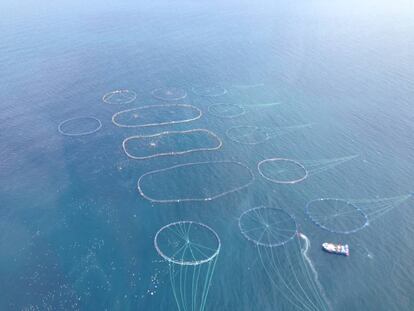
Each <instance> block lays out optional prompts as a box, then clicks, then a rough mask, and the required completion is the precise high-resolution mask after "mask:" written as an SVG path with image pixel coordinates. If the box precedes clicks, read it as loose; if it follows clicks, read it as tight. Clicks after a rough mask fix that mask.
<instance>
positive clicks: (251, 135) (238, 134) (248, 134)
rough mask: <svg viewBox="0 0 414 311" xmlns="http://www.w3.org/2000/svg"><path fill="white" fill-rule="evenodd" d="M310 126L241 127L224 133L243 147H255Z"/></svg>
mask: <svg viewBox="0 0 414 311" xmlns="http://www.w3.org/2000/svg"><path fill="white" fill-rule="evenodd" d="M311 126H312V125H311V124H309V123H307V124H299V125H293V126H281V127H275V128H269V127H262V126H255V125H242V126H234V127H231V128H229V129H228V130H227V131H226V136H227V137H228V138H229V139H230V140H232V141H234V142H237V143H240V144H244V145H257V144H260V143H263V142H265V141H267V140H269V139H271V138H274V137H277V136H283V135H286V134H289V133H293V132H296V131H298V130H302V129H305V128H309V127H311Z"/></svg>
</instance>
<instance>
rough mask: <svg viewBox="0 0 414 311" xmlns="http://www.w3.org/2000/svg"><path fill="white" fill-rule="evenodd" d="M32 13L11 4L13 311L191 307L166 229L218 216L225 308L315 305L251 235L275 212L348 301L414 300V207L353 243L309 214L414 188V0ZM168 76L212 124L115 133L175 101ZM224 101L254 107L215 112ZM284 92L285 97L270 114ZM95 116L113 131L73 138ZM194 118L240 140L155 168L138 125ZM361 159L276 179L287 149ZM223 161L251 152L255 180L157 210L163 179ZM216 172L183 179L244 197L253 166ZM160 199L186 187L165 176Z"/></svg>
mask: <svg viewBox="0 0 414 311" xmlns="http://www.w3.org/2000/svg"><path fill="white" fill-rule="evenodd" d="M22 6H23V5H21V4H16V3H12V2H5V3H2V4H1V5H0V7H3V9H2V10H1V12H2V13H1V17H2V18H1V21H0V25H1V26H2V27H0V33H1V37H2V40H1V41H0V76H1V77H2V82H1V83H0V90H1V94H3V97H2V101H1V107H2V108H3V109H2V110H1V112H0V120H1V122H0V142H1V146H2V148H1V152H0V154H1V160H0V250H1V251H0V292H1V293H2V294H1V296H0V310H177V307H176V304H175V300H174V296H173V293H172V290H171V285H170V279H169V276H168V271H169V270H168V265H167V264H166V262H165V261H163V260H162V258H161V257H160V256H159V254H158V253H157V252H156V250H155V248H154V243H153V239H154V236H155V234H156V232H157V231H158V230H159V229H160V228H161V227H162V226H164V225H166V224H168V223H170V222H174V221H179V220H194V221H199V222H202V223H205V224H207V225H208V226H209V227H211V228H213V229H214V231H215V232H216V233H217V234H218V235H219V236H220V239H221V250H220V254H219V257H218V259H217V264H216V269H215V272H214V275H213V279H212V283H211V289H210V293H209V296H208V299H207V302H206V310H275V309H279V310H295V308H294V307H293V306H292V305H291V304H289V303H288V302H287V301H286V300H284V299H283V298H282V295H281V293H280V292H279V291H277V290H276V289H275V288H274V286H272V284H271V282H270V281H269V279H268V277H267V276H266V274H265V271H264V269H263V266H262V264H261V262H260V260H259V257H258V252H257V249H256V247H255V246H254V244H252V243H250V242H249V241H247V240H246V239H245V238H244V237H243V236H242V234H241V233H240V230H239V227H238V218H239V216H240V215H241V214H242V213H243V212H244V211H246V210H248V209H250V208H252V207H254V206H258V205H267V206H274V207H279V208H283V209H284V210H286V211H287V212H289V213H290V214H292V215H294V217H295V219H296V222H297V223H298V224H299V226H300V230H301V231H302V232H304V233H305V234H306V235H307V236H308V237H309V239H310V241H311V249H310V250H309V256H310V259H311V260H312V263H313V265H314V267H315V269H316V271H317V272H318V275H319V281H320V283H321V285H322V286H323V288H324V292H325V294H326V296H327V297H328V299H329V303H330V306H331V308H332V309H333V310H412V309H413V308H414V301H413V298H412V297H414V282H413V274H414V270H413V266H412V256H413V253H414V243H413V242H412V236H413V233H414V232H413V223H414V211H413V208H412V207H413V203H414V202H413V200H412V199H411V200H408V201H407V202H406V203H404V204H403V205H401V206H399V207H398V208H395V209H393V210H391V211H390V212H388V213H387V214H386V215H384V216H383V217H381V218H378V219H376V220H375V221H373V222H372V223H371V224H370V225H369V226H368V227H367V228H364V230H362V231H360V232H358V233H355V234H353V235H347V236H344V235H338V234H333V233H329V232H326V231H323V230H321V229H320V228H318V227H316V226H314V225H313V223H311V222H310V221H309V219H308V218H307V217H306V216H305V206H306V204H307V202H309V201H310V200H313V199H317V198H321V197H337V198H344V199H359V198H363V199H370V198H372V199H374V198H378V197H391V196H396V195H402V194H407V193H410V192H412V191H413V186H412V185H413V184H414V177H413V176H414V166H413V164H412V163H413V160H414V159H413V154H414V147H413V146H414V142H413V138H414V137H413V134H412V133H413V130H414V129H413V127H414V111H413V108H412V103H413V101H414V93H413V89H414V80H413V76H414V69H413V68H414V53H413V52H412V51H414V20H413V19H412V16H411V15H412V14H411V12H412V10H413V5H412V4H411V3H410V2H409V1H407V2H405V1H394V2H392V3H387V2H386V1H381V2H377V1H375V2H374V1H367V2H365V3H364V4H361V3H359V2H349V1H331V2H327V1H315V2H313V3H309V2H307V1H293V2H292V1H291V2H285V1H277V2H275V3H271V2H270V1H263V2H259V3H254V4H253V3H249V2H236V1H225V2H224V3H223V2H219V1H209V2H207V1H199V2H195V1H194V2H191V1H181V0H180V1H155V2H152V3H151V4H143V3H135V2H132V1H131V2H123V3H121V4H120V3H118V2H105V3H101V2H92V3H87V4H86V3H80V2H72V3H62V4H59V5H58V4H47V3H46V2H40V3H39V2H32V3H27V4H25V7H24V8H23V7H22ZM209 85H219V86H221V87H224V88H225V89H227V91H228V92H227V93H226V94H225V95H223V96H220V97H214V98H213V97H202V96H199V95H197V94H195V93H194V92H192V91H191V90H192V88H193V87H198V86H209ZM165 86H174V87H180V88H183V89H185V90H186V91H187V93H188V96H187V97H186V98H185V99H183V100H180V101H179V103H185V104H191V105H194V106H196V107H198V108H200V109H201V110H202V112H203V115H202V117H201V118H200V119H198V120H195V121H194V122H188V123H182V124H176V125H167V126H162V127H161V126H159V127H149V128H143V129H141V128H119V127H116V126H114V125H113V124H112V122H111V117H112V115H113V114H114V113H116V112H118V111H120V110H124V109H129V108H134V107H140V106H145V105H157V104H160V103H162V102H161V101H160V100H157V99H155V98H153V97H152V96H151V91H152V90H153V89H156V88H159V87H165ZM115 89H131V90H134V91H135V92H136V93H137V99H136V100H135V101H134V102H132V103H129V104H125V105H120V106H117V105H107V104H104V103H103V102H102V96H103V95H104V94H105V93H107V92H110V91H112V90H115ZM220 102H224V103H236V104H238V105H242V106H243V107H244V108H245V111H246V113H245V114H244V115H242V116H240V117H237V118H232V119H229V118H219V117H217V116H214V115H212V114H209V113H208V107H209V106H210V105H212V104H215V103H220ZM273 102H280V103H281V105H278V106H269V107H259V105H260V104H265V103H273ZM255 105H258V107H255ZM80 116H93V117H96V118H98V119H99V120H100V121H101V122H102V129H101V130H100V131H98V132H96V133H94V134H91V135H88V136H82V137H67V136H63V135H61V134H60V133H59V132H58V130H57V128H58V125H59V123H60V122H62V121H64V120H66V119H69V118H74V117H80ZM150 119H151V120H153V118H150ZM160 119H161V120H163V119H164V115H163V116H160ZM307 123H312V127H311V128H304V129H303V130H299V131H295V132H292V133H289V134H287V135H283V136H274V137H272V138H271V139H269V140H267V141H265V142H264V143H261V144H257V145H243V144H240V143H237V142H234V141H232V140H231V139H229V138H228V137H227V136H226V131H227V130H228V129H229V128H231V127H234V126H241V125H256V126H263V127H268V128H277V127H280V126H291V125H297V124H307ZM86 128H88V127H86ZM193 128H206V129H208V130H211V131H213V132H214V133H215V134H217V135H218V136H219V137H220V138H221V139H222V141H223V146H222V148H221V149H220V150H218V151H205V152H199V153H189V154H184V155H180V156H174V157H162V158H153V159H149V160H145V161H140V160H129V159H128V158H127V156H126V155H125V154H124V152H123V150H122V141H123V140H124V139H125V138H126V137H128V136H132V135H142V134H151V133H157V132H162V131H168V130H175V131H177V130H189V129H193ZM185 143H186V145H187V144H188V143H189V142H188V141H186V142H185ZM206 144H208V142H206ZM348 155H359V157H358V158H356V159H353V160H352V161H348V162H346V163H344V164H342V165H340V166H337V167H335V168H334V169H331V170H327V171H325V172H323V173H320V174H317V175H314V176H310V177H309V178H307V179H306V180H304V181H303V182H301V183H298V184H295V185H277V184H272V183H270V182H268V181H266V180H265V179H263V178H262V177H261V176H260V174H259V172H258V170H257V164H258V163H259V162H260V161H262V160H264V159H267V158H273V157H282V158H291V159H297V160H309V159H324V158H338V157H343V156H348ZM206 161H237V162H242V163H243V164H244V165H245V166H247V167H248V168H249V169H250V170H251V171H252V172H253V174H254V182H253V183H252V184H250V185H249V186H248V187H247V188H243V189H241V190H240V191H238V192H235V193H231V194H229V195H227V196H223V197H220V198H218V199H216V200H213V201H207V202H187V203H172V204H159V203H151V202H150V201H148V200H146V199H144V198H143V197H142V196H140V195H139V193H138V191H137V181H138V178H139V177H140V176H141V175H142V174H144V173H145V172H148V171H153V170H158V169H162V168H166V167H170V166H173V165H179V164H185V163H191V162H206ZM201 171H205V175H208V174H211V176H208V178H206V176H194V174H192V175H191V174H190V176H191V179H190V178H189V180H186V176H185V175H184V176H182V175H179V177H177V179H179V180H178V181H177V184H178V185H182V187H185V191H184V192H185V193H186V194H188V193H191V190H194V191H195V189H197V191H199V192H200V191H204V194H209V193H210V192H211V191H213V190H214V191H219V190H220V189H223V191H226V190H228V187H229V185H232V187H233V186H234V185H236V186H237V184H238V183H243V182H244V181H245V179H246V176H245V175H244V173H245V172H244V173H243V172H240V175H238V174H236V173H232V174H229V173H226V171H220V172H219V173H217V172H216V171H215V170H211V171H210V172H209V171H208V169H206V168H203V170H201ZM230 171H232V172H233V170H230ZM212 172H214V173H215V175H214V176H213V174H212ZM216 174H218V176H217V175H216ZM212 181H214V182H215V184H214V185H211V184H210V186H209V182H212ZM154 182H155V180H154ZM169 183H171V178H170V179H168V180H166V181H165V184H167V185H168V184H169ZM203 184H204V185H205V186H204V188H203ZM154 187H156V186H154ZM191 187H193V188H191ZM234 187H235V186H234ZM200 189H202V190H200ZM170 190H171V189H170ZM179 190H180V188H179V187H177V189H173V191H174V193H180V191H179ZM163 191H164V192H163ZM152 193H155V194H157V195H163V194H164V195H165V197H169V196H171V195H172V194H171V192H170V191H169V189H168V187H163V185H160V186H159V188H156V189H154V188H152ZM324 241H333V242H344V243H349V244H350V247H351V256H350V257H349V258H344V257H337V256H330V255H327V254H325V253H323V252H321V250H320V244H321V243H322V242H324ZM290 277H292V278H293V276H292V275H291V276H290ZM287 278H289V275H288V276H287Z"/></svg>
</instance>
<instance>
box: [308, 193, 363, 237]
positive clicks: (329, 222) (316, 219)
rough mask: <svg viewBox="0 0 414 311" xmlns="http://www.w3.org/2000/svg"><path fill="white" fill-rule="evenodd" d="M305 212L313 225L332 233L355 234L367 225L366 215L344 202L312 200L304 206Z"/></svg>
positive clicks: (323, 199) (337, 200)
mask: <svg viewBox="0 0 414 311" xmlns="http://www.w3.org/2000/svg"><path fill="white" fill-rule="evenodd" d="M305 211H306V214H307V215H308V217H309V219H310V220H311V221H312V222H313V223H314V224H316V225H317V226H318V227H320V228H322V229H324V230H327V231H330V232H333V233H341V234H350V233H355V232H358V231H360V230H362V229H363V228H365V227H366V226H368V225H369V219H368V215H367V214H365V213H364V212H363V211H362V209H360V208H358V207H357V206H356V205H355V204H353V203H351V202H349V201H346V200H341V199H331V198H322V199H317V200H313V201H310V202H309V203H308V204H307V205H306V209H305Z"/></svg>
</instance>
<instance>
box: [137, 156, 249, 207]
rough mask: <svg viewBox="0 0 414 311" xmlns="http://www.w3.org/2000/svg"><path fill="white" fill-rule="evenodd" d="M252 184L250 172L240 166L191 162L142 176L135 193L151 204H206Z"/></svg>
mask: <svg viewBox="0 0 414 311" xmlns="http://www.w3.org/2000/svg"><path fill="white" fill-rule="evenodd" d="M189 181H191V182H189ZM253 181H254V175H253V172H252V171H251V170H250V169H249V168H248V167H247V166H245V165H244V164H242V163H240V162H235V161H210V162H192V163H186V164H179V165H174V166H171V167H167V168H163V169H158V170H154V171H150V172H147V173H145V174H143V175H142V176H141V177H139V179H138V192H139V193H140V195H141V196H142V197H144V198H145V199H147V200H149V201H151V202H154V203H180V202H205V201H212V200H215V199H218V198H220V197H223V196H225V195H228V194H230V193H234V192H237V191H239V190H242V189H244V188H247V187H248V186H249V185H250V184H251V183H252V182H253Z"/></svg>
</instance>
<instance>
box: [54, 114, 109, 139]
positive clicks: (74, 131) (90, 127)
mask: <svg viewBox="0 0 414 311" xmlns="http://www.w3.org/2000/svg"><path fill="white" fill-rule="evenodd" d="M101 128H102V123H101V121H100V120H99V119H97V118H95V117H76V118H71V119H67V120H64V121H62V122H60V123H59V125H58V131H59V133H60V134H62V135H65V136H85V135H90V134H93V133H96V132H97V131H99V130H100V129H101Z"/></svg>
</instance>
